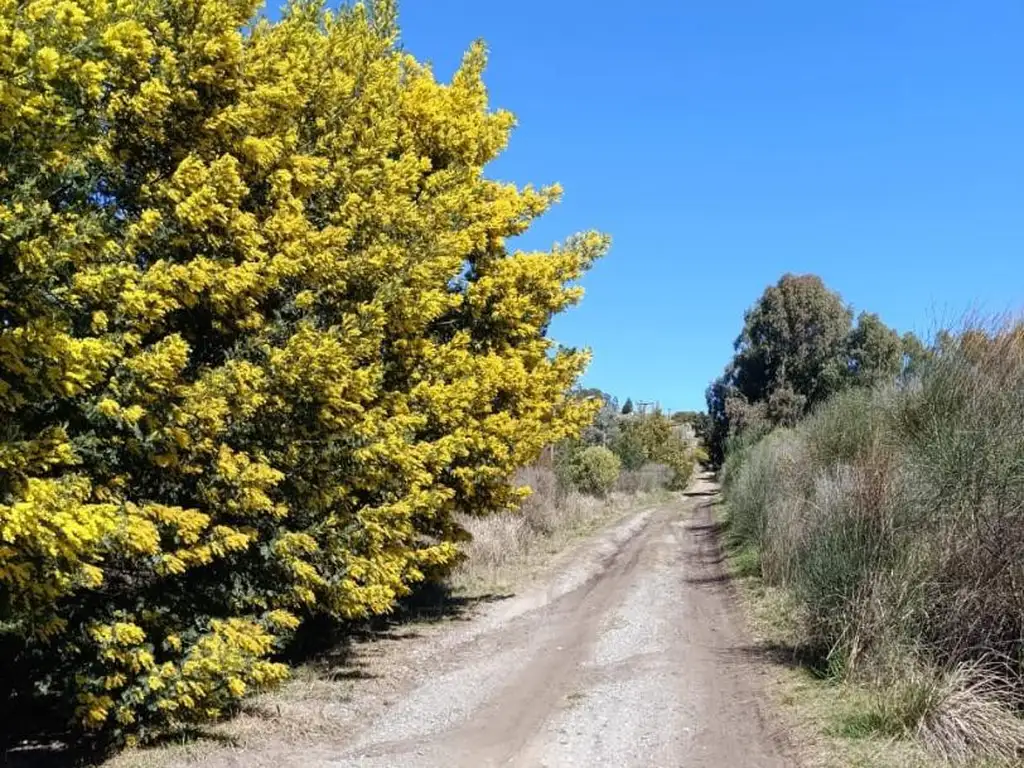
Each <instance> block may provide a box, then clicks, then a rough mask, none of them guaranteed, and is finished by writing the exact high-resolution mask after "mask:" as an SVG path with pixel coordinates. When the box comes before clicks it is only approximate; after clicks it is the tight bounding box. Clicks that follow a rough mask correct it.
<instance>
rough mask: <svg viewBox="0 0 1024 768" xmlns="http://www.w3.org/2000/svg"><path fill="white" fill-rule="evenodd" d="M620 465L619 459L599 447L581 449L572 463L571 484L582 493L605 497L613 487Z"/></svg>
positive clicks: (617, 477)
mask: <svg viewBox="0 0 1024 768" xmlns="http://www.w3.org/2000/svg"><path fill="white" fill-rule="evenodd" d="M621 469H622V463H621V462H620V461H619V457H618V456H616V455H615V454H614V453H612V452H611V451H609V450H608V449H607V448H603V447H601V446H599V445H592V446H590V447H589V448H585V449H583V450H582V451H581V452H580V453H579V455H578V456H577V457H576V460H575V462H574V463H573V483H574V484H575V486H576V487H577V488H578V489H579V490H580V491H582V492H583V493H589V494H591V495H593V496H605V495H606V494H607V493H608V492H609V491H610V490H611V489H612V488H614V487H615V483H616V481H618V479H619V471H620V470H621Z"/></svg>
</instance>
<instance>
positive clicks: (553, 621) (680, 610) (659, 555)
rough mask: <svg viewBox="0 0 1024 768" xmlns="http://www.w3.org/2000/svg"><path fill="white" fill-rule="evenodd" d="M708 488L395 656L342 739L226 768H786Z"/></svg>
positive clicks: (636, 520) (629, 524) (703, 484)
mask: <svg viewBox="0 0 1024 768" xmlns="http://www.w3.org/2000/svg"><path fill="white" fill-rule="evenodd" d="M716 490H717V489H716V487H715V486H714V484H713V483H712V482H711V480H710V478H707V477H705V478H702V479H701V480H700V481H698V482H697V484H696V485H695V486H694V488H693V489H692V490H691V492H690V493H689V494H688V498H687V499H686V501H684V502H673V503H671V504H667V505H664V506H662V507H658V508H656V509H654V510H648V511H646V512H643V513H639V514H637V515H636V516H634V517H633V518H631V519H629V520H627V521H626V522H625V523H624V524H622V525H620V526H618V527H617V528H616V529H615V530H613V531H611V532H608V533H606V534H605V535H604V536H602V537H599V538H598V539H596V540H595V541H592V542H591V543H590V544H589V545H588V546H586V547H583V548H581V551H580V552H577V553H576V554H575V556H574V559H573V561H572V562H570V563H567V564H566V565H565V567H564V568H562V569H561V571H560V572H559V574H558V576H557V578H554V579H551V580H550V581H549V582H548V583H546V584H541V585H539V586H537V587H536V588H534V589H533V590H532V591H530V592H527V593H526V594H524V595H520V596H518V597H516V598H514V599H512V600H509V601H505V602H499V603H495V604H493V605H492V606H490V607H489V608H488V609H485V610H484V612H483V613H482V614H481V615H479V616H477V617H475V618H474V619H472V620H471V621H470V622H467V623H465V624H463V625H461V626H455V627H453V628H452V629H451V630H450V631H448V632H442V633H440V634H438V635H436V636H432V637H430V638H429V639H427V640H424V642H423V643H421V645H420V647H418V648H409V649H407V654H406V665H407V669H410V668H411V669H414V670H416V671H415V672H413V673H410V674H408V675H407V677H406V679H405V680H404V681H403V682H402V683H401V685H400V686H399V688H398V689H395V690H391V691H390V692H389V695H388V696H386V697H383V698H386V699H387V700H386V701H385V702H384V703H385V705H386V706H381V705H380V704H379V703H378V702H377V701H376V700H373V699H372V698H371V697H370V696H367V698H366V701H365V702H364V704H365V708H362V709H360V706H359V702H353V709H352V710H351V711H350V712H349V714H350V715H352V718H350V719H349V721H348V722H345V723H343V724H341V723H339V724H340V725H341V727H342V728H343V729H344V730H345V732H346V735H345V738H344V739H343V740H341V741H340V742H338V743H332V744H326V743H322V744H320V745H318V746H317V747H315V748H302V747H300V748H298V749H296V750H294V751H290V750H289V751H284V750H279V751H278V752H277V754H276V755H273V756H271V755H269V754H266V753H264V754H263V755H253V754H248V755H245V754H241V755H239V754H236V755H235V757H234V759H233V760H229V762H230V763H234V764H236V765H247V766H248V765H274V766H276V768H283V766H291V765H296V766H298V765H302V766H332V767H334V766H337V767H338V768H340V767H342V766H367V767H375V766H380V767H384V766H387V767H388V768H391V767H392V766H402V767H403V768H404V767H405V766H409V767H411V768H420V767H423V768H425V767H427V766H466V767H467V768H470V767H472V768H480V767H482V766H515V767H522V768H535V767H545V766H546V767H550V768H560V767H561V766H567V767H572V766H581V767H582V766H587V768H592V767H594V766H608V767H609V768H612V767H614V768H632V767H634V766H635V767H639V766H644V768H652V767H653V768H657V767H659V766H660V767H664V768H669V767H672V768H675V767H677V766H679V767H684V766H685V767H694V768H696V767H698V766H707V767H709V768H710V767H711V766H716V767H717V766H728V767H730V768H755V767H756V768H781V767H782V766H787V765H794V764H795V763H794V761H792V760H791V759H788V758H787V757H786V751H787V750H786V747H785V740H784V739H783V738H781V737H780V736H779V734H778V733H777V732H776V731H775V726H774V725H773V724H772V721H771V719H770V718H769V717H768V716H767V715H766V710H765V709H764V704H763V700H762V697H761V691H760V684H759V682H760V681H759V677H760V675H761V674H762V669H761V667H760V666H759V664H758V662H756V660H753V659H751V658H750V656H749V654H745V653H743V649H744V648H745V647H747V646H748V644H747V641H746V640H745V636H744V632H743V629H742V626H741V622H739V621H738V620H737V617H736V616H735V615H734V609H733V605H732V595H731V593H730V590H729V586H728V580H727V578H726V576H725V571H724V566H723V563H722V554H721V551H720V549H719V545H718V541H717V535H716V527H715V522H714V518H713V514H712V501H713V499H714V497H715V494H716ZM415 642H416V641H415V640H414V641H413V643H415ZM396 645H397V644H396ZM394 652H395V653H402V650H401V649H400V648H396V649H394ZM409 654H411V660H410V655H409ZM376 698H377V699H380V698H382V697H380V696H378V697H376ZM356 710H359V712H358V714H353V713H354V712H355V711H356ZM339 714H341V713H339ZM263 758H267V759H263Z"/></svg>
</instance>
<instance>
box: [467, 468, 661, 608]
mask: <svg viewBox="0 0 1024 768" xmlns="http://www.w3.org/2000/svg"><path fill="white" fill-rule="evenodd" d="M640 472H643V470H640ZM648 475H649V476H653V477H654V478H655V480H646V479H645V480H643V481H641V482H639V483H637V485H638V487H640V488H650V490H638V491H636V492H632V493H623V492H621V491H615V492H613V493H611V494H609V495H608V496H607V497H605V498H596V497H594V496H587V495H584V494H581V493H579V492H577V491H569V492H567V493H561V492H560V491H559V490H558V487H557V481H556V478H555V475H554V473H553V472H552V471H551V470H549V469H545V468H543V467H529V468H527V469H525V470H522V471H521V472H520V473H519V476H518V477H517V479H516V480H517V484H519V485H526V486H529V487H530V488H532V489H533V493H532V494H531V495H530V497H529V498H527V499H526V501H525V502H524V503H523V505H522V507H521V509H519V510H515V511H508V512H501V513H498V514H494V515H489V516H487V517H467V518H464V519H463V520H462V521H461V523H462V525H463V527H464V528H465V529H466V530H467V531H468V532H469V533H470V535H471V536H472V539H471V540H470V541H469V542H468V543H467V544H466V545H465V547H464V549H463V552H464V554H465V555H466V559H465V560H464V561H463V563H462V564H461V565H460V566H459V568H458V569H457V570H456V572H455V573H453V574H452V577H451V583H452V586H453V587H454V588H455V590H456V591H457V592H458V593H460V594H463V595H468V596H472V595H476V594H480V593H484V592H494V591H501V590H507V589H510V588H514V587H516V586H518V585H520V584H522V583H523V581H524V580H526V579H528V578H530V577H531V576H532V575H533V574H534V573H535V572H536V571H537V570H538V569H539V568H540V567H542V566H543V564H544V563H545V562H546V561H547V559H548V558H549V557H550V556H551V555H552V554H553V553H555V552H558V551H560V550H562V549H563V548H564V547H565V546H566V545H567V544H568V543H569V542H571V541H572V540H573V539H576V538H578V537H580V536H583V535H586V534H587V533H589V532H591V531H593V530H595V529H596V528H598V527H600V526H603V525H607V524H608V523H610V522H612V521H614V520H616V519H618V518H620V517H622V516H623V515H624V514H626V513H628V512H630V511H633V510H636V509H638V508H639V507H642V506H644V505H645V504H650V503H653V502H655V501H658V500H660V499H662V498H664V495H665V491H664V490H663V488H664V486H663V485H662V484H661V483H660V482H658V480H657V478H658V477H660V476H661V475H660V474H658V473H657V471H656V470H655V471H654V472H651V471H648ZM630 485H633V483H632V482H631V483H630Z"/></svg>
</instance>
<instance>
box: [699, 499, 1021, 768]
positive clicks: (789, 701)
mask: <svg viewBox="0 0 1024 768" xmlns="http://www.w3.org/2000/svg"><path fill="white" fill-rule="evenodd" d="M719 510H720V514H719V519H720V520H721V521H722V522H723V524H724V530H725V539H726V541H725V550H726V564H727V568H728V571H729V575H730V577H731V579H732V582H733V584H734V586H735V588H736V595H737V597H738V599H739V603H740V607H741V610H742V613H743V616H744V619H745V621H746V624H747V628H748V631H749V632H750V634H751V636H752V639H753V644H754V647H755V649H756V651H757V652H758V653H759V654H760V655H761V656H762V657H763V658H764V659H765V660H766V661H768V662H769V667H770V670H771V671H770V674H769V677H768V681H767V684H766V686H765V689H766V691H767V693H768V695H769V696H770V697H771V699H772V701H773V703H774V705H775V707H776V709H777V711H779V712H780V713H781V715H782V718H783V720H784V722H785V724H786V726H787V728H788V730H789V732H790V740H791V743H792V744H793V745H794V746H795V748H796V749H797V751H798V753H799V757H800V760H801V765H802V766H803V767H804V768H933V766H936V765H937V764H942V763H943V762H946V763H953V762H955V763H957V764H959V765H965V766H970V768H1005V767H1007V766H1010V765H1019V763H1017V762H1014V761H1013V759H1012V758H1009V757H1008V758H1007V759H1004V760H1000V759H998V758H988V759H980V758H973V757H971V755H970V750H969V749H966V748H965V749H964V750H963V751H962V752H961V753H960V754H959V755H958V756H957V755H948V758H947V759H946V760H943V761H940V760H939V759H937V757H936V754H937V753H939V752H943V753H947V754H948V747H947V745H946V744H945V743H944V744H943V745H941V747H933V748H932V749H929V745H928V743H927V739H928V731H927V730H926V731H925V732H924V733H922V732H921V731H920V728H919V726H920V723H921V720H922V717H921V716H922V715H924V714H927V713H930V712H936V711H939V712H941V710H942V708H941V707H935V705H934V704H935V703H934V701H932V700H931V698H930V697H933V696H935V695H936V692H937V691H938V692H939V693H942V691H941V688H942V684H943V683H945V686H946V688H947V689H949V691H950V692H956V691H959V690H962V686H961V685H959V684H958V682H959V681H949V680H946V681H936V680H932V679H927V678H925V679H921V678H917V679H915V676H914V675H913V674H910V673H909V671H908V674H907V675H906V676H905V677H904V684H903V685H901V686H888V687H881V688H879V687H874V686H870V685H867V684H863V683H857V682H853V681H850V680H844V679H842V676H841V670H838V669H835V668H834V667H833V666H832V664H831V663H830V661H829V653H828V651H829V649H827V648H821V647H814V646H809V645H807V644H806V643H805V642H804V639H803V638H805V637H806V633H805V632H804V628H803V624H804V619H805V617H803V616H802V610H803V609H802V608H801V604H800V603H799V602H798V601H797V600H795V599H794V598H793V596H792V595H791V594H789V593H788V592H787V591H786V590H785V589H783V588H780V587H775V586H769V585H767V584H765V582H764V580H763V579H762V578H761V577H760V562H759V555H758V553H757V552H756V550H755V549H754V548H753V547H751V546H750V545H749V544H748V543H741V542H738V541H735V540H734V541H729V535H728V521H727V519H726V515H725V514H724V505H721V506H720V507H719ZM919 674H923V673H919ZM953 695H954V696H955V693H953ZM985 700H986V699H985V698H984V696H981V697H973V698H971V699H970V701H971V702H972V703H975V704H976V702H978V701H985ZM953 709H954V710H956V709H958V708H956V707H954V708H953ZM959 711H960V712H963V711H964V709H963V708H959ZM1005 711H1006V710H1005V709H1004V708H999V709H998V711H997V712H995V713H991V712H981V713H979V715H978V717H979V719H982V720H984V719H985V717H986V716H988V715H995V716H996V717H997V719H999V722H998V723H997V727H996V728H995V729H994V730H993V732H992V735H993V738H1000V736H999V734H1001V733H1005V732H1006V729H1007V728H1009V729H1011V730H1014V729H1016V728H1017V723H1016V722H1013V721H1010V722H1005V721H1003V720H1002V719H1001V717H1002V713H1004V712H1005ZM955 719H956V718H954V721H955ZM953 727H955V726H953ZM976 727H977V726H972V727H971V728H970V729H969V730H971V731H973V730H974V729H975V728H976Z"/></svg>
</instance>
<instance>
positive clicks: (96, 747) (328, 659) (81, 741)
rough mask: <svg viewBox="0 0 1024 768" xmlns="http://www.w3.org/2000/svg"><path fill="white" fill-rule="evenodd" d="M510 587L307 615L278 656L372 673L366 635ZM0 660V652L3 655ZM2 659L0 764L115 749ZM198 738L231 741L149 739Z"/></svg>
mask: <svg viewBox="0 0 1024 768" xmlns="http://www.w3.org/2000/svg"><path fill="white" fill-rule="evenodd" d="M509 597H512V595H511V594H488V595H482V596H479V597H471V598H469V597H463V596H461V595H456V594H453V593H452V591H451V589H450V588H449V587H448V586H447V585H445V584H439V583H430V584H424V585H422V586H421V587H420V588H419V589H417V590H416V591H415V592H413V594H411V595H409V596H408V597H406V598H404V599H402V600H400V601H399V602H398V604H397V605H396V606H395V609H394V610H393V611H392V612H391V613H390V614H388V615H386V616H376V617H374V618H372V619H366V620H363V621H348V622H339V621H331V620H329V619H326V618H322V617H320V618H313V619H310V620H308V621H306V622H305V623H304V624H303V626H302V628H301V629H300V630H299V631H298V632H297V633H296V635H295V637H294V639H293V640H292V642H291V643H290V644H289V645H288V647H287V648H286V649H285V650H284V651H283V652H282V653H281V654H280V656H279V657H278V660H279V661H283V662H285V663H287V664H289V665H290V666H292V667H305V668H306V670H307V671H311V672H312V674H313V676H314V677H315V679H317V680H324V681H339V680H369V679H373V678H374V677H376V675H375V674H374V673H373V672H371V671H370V669H369V665H368V664H367V663H366V661H365V660H364V659H363V658H362V657H361V654H359V653H358V649H359V647H360V646H363V645H365V644H368V643H378V642H398V641H402V640H411V639H414V638H417V637H420V635H421V633H420V632H418V631H417V627H422V626H423V625H425V624H435V623H438V622H443V621H469V620H470V619H471V618H472V617H473V614H474V612H475V609H476V608H477V606H480V605H484V604H487V603H493V602H498V601H500V600H505V599H507V598H509ZM0 661H2V659H0ZM7 672H9V670H8V669H7V668H6V667H4V666H3V665H2V664H0V768H69V767H72V766H95V765H98V764H99V763H101V762H103V760H105V759H106V758H108V757H110V756H111V755H112V753H113V752H114V751H115V750H114V749H113V748H112V747H111V745H110V744H109V743H108V744H102V743H96V742H95V741H92V740H88V739H87V738H83V737H81V736H76V734H74V733H72V732H71V731H69V730H68V729H67V728H66V727H65V726H66V721H65V720H61V719H60V718H57V717H55V716H54V712H52V711H51V710H48V709H47V708H46V707H45V706H39V705H37V704H36V703H34V702H32V701H31V700H28V699H26V698H25V696H24V694H22V696H21V697H18V696H17V695H15V694H14V693H13V692H11V691H8V690H6V689H7V688H8V687H9V686H10V685H11V681H12V676H11V675H9V674H6V673H7ZM237 712H248V713H249V714H254V715H257V716H260V715H264V714H266V715H267V716H270V715H269V714H268V713H265V712H264V711H263V708H261V706H260V704H259V700H258V699H252V700H246V701H244V702H242V704H241V705H240V706H239V708H238V710H237ZM196 741H207V742H217V743H220V744H224V745H226V746H231V745H232V744H233V743H234V741H233V739H232V737H230V736H229V735H226V734H224V733H222V732H220V731H217V730H214V729H213V728H210V727H182V728H179V729H175V730H173V731H170V732H167V733H165V734H163V735H161V736H159V737H158V738H155V739H154V740H153V741H152V742H150V744H151V745H152V746H160V745H162V744H164V745H165V744H184V743H189V742H196Z"/></svg>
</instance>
